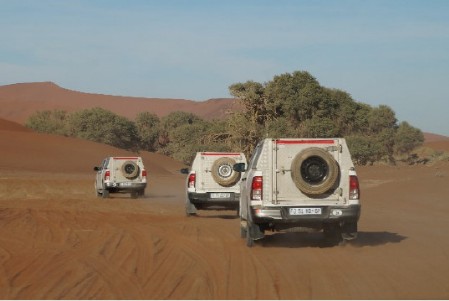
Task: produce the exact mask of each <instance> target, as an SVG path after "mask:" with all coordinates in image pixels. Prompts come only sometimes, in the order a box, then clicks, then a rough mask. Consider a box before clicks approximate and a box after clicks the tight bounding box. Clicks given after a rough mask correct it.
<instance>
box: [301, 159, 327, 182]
mask: <svg viewBox="0 0 449 301" xmlns="http://www.w3.org/2000/svg"><path fill="white" fill-rule="evenodd" d="M328 174H329V166H328V165H327V163H326V161H325V160H324V159H323V158H321V157H318V156H312V157H309V158H307V159H306V160H304V162H303V163H302V164H301V176H302V178H303V179H304V181H305V182H307V183H309V184H311V185H317V184H320V183H322V182H323V181H324V180H326V178H327V176H328Z"/></svg>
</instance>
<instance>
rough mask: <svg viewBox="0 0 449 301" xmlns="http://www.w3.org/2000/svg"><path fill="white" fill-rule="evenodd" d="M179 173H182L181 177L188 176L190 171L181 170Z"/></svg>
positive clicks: (186, 169)
mask: <svg viewBox="0 0 449 301" xmlns="http://www.w3.org/2000/svg"><path fill="white" fill-rule="evenodd" d="M179 172H180V173H182V174H183V175H188V174H189V172H190V170H189V169H188V168H181V170H180V171H179Z"/></svg>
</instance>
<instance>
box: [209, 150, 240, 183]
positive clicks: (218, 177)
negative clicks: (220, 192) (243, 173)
mask: <svg viewBox="0 0 449 301" xmlns="http://www.w3.org/2000/svg"><path fill="white" fill-rule="evenodd" d="M234 164H236V161H235V160H234V159H232V158H229V157H222V158H219V159H217V160H215V162H214V164H213V165H212V177H213V178H214V180H215V182H217V183H218V184H220V185H221V186H224V187H229V186H232V185H234V184H235V183H237V181H238V180H239V179H240V173H239V172H236V171H234V170H233V169H232V166H233V165H234Z"/></svg>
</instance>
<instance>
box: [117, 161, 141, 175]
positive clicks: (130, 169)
mask: <svg viewBox="0 0 449 301" xmlns="http://www.w3.org/2000/svg"><path fill="white" fill-rule="evenodd" d="M121 171H122V174H123V175H124V176H125V178H127V179H135V178H137V176H138V175H139V172H140V169H139V165H137V163H136V162H134V161H125V162H124V163H123V164H122V168H121Z"/></svg>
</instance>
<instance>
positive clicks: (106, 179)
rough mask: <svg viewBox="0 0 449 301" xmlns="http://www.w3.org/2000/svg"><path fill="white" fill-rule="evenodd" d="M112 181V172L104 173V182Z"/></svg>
mask: <svg viewBox="0 0 449 301" xmlns="http://www.w3.org/2000/svg"><path fill="white" fill-rule="evenodd" d="M110 179H111V172H110V171H109V170H106V171H105V172H104V180H105V181H109V180H110Z"/></svg>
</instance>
